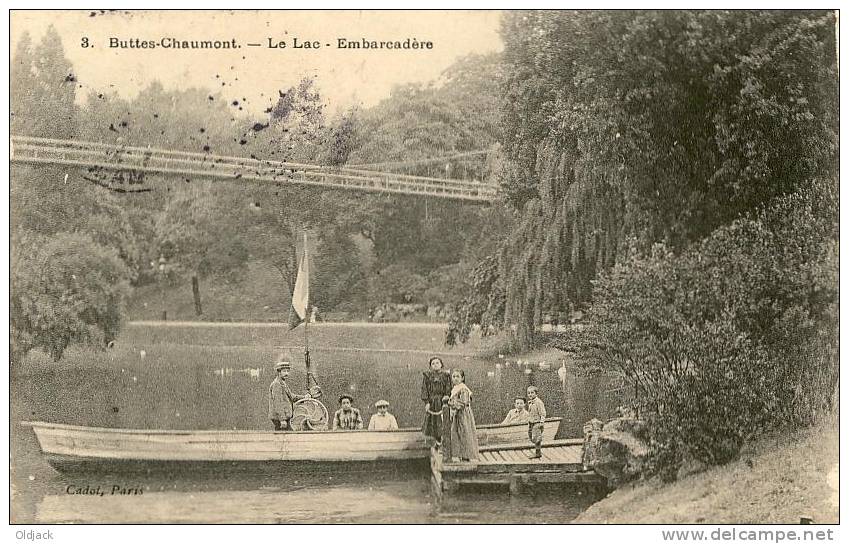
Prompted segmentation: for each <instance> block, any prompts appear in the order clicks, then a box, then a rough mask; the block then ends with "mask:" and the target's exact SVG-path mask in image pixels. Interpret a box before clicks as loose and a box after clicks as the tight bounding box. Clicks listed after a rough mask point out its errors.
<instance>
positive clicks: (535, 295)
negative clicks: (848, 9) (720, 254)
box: [499, 11, 838, 344]
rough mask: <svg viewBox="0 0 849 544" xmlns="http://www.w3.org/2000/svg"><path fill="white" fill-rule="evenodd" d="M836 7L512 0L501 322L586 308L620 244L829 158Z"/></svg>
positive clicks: (709, 223)
mask: <svg viewBox="0 0 849 544" xmlns="http://www.w3.org/2000/svg"><path fill="white" fill-rule="evenodd" d="M834 30H835V27H834V15H833V14H832V13H830V12H800V11H794V12H788V11H761V12H751V11H750V12H740V11H736V12H719V11H710V12H699V11H664V12H652V11H639V12H628V11H604V12H595V11H580V12H543V11H530V12H510V13H508V14H507V15H505V18H504V20H503V22H502V36H503V37H504V41H505V51H504V63H505V73H506V76H507V83H506V88H505V95H506V97H505V101H504V103H505V109H504V112H503V119H502V122H503V126H502V132H503V140H504V141H503V146H504V150H505V153H506V154H507V157H508V158H509V164H508V165H507V166H506V167H505V171H504V175H503V190H504V193H505V195H506V198H507V201H508V202H509V203H510V204H511V205H512V206H513V207H514V208H515V209H516V210H517V211H518V213H519V216H520V219H519V222H518V226H517V228H516V229H515V231H514V232H513V233H512V235H511V236H510V237H509V239H507V240H506V241H505V243H504V245H503V248H502V250H501V252H500V255H499V263H500V266H499V274H500V277H501V283H502V286H503V289H504V291H505V295H506V304H505V307H504V312H505V314H504V323H505V324H506V325H515V326H516V330H517V332H518V334H519V336H520V339H521V340H522V341H523V342H524V343H526V344H527V343H528V342H530V341H531V340H532V339H533V336H534V330H535V329H536V326H537V325H538V324H539V323H540V322H541V320H542V317H543V316H544V315H545V314H546V313H548V312H553V311H558V312H562V311H569V310H571V309H575V308H582V307H585V306H586V305H587V304H588V302H589V300H590V296H591V281H592V280H593V278H594V277H595V276H596V274H597V273H598V272H599V271H600V270H603V269H606V268H608V267H610V266H611V265H612V264H614V263H615V261H616V259H617V256H618V255H621V254H622V252H623V249H624V248H625V247H626V246H633V247H635V248H636V249H637V250H639V251H646V250H647V249H648V248H649V247H651V245H652V244H653V243H655V242H663V243H665V244H666V245H667V246H669V247H670V248H672V249H673V250H674V251H681V250H682V249H684V248H686V247H687V246H688V245H689V244H691V243H693V242H694V241H696V240H700V239H702V238H704V237H705V236H707V235H708V234H710V233H711V232H712V231H713V230H714V229H716V228H717V227H719V226H721V225H723V224H727V223H728V222H730V221H732V220H733V219H735V218H737V217H740V216H741V215H744V214H746V213H748V212H751V211H752V210H755V209H757V208H758V206H760V205H762V204H763V203H764V202H767V201H769V200H770V199H772V198H774V197H776V196H778V195H782V194H787V193H790V192H792V191H794V190H796V189H797V188H798V187H799V185H800V184H802V183H804V180H809V179H812V178H815V177H818V176H828V175H831V174H833V173H834V172H835V171H836V154H837V145H838V144H837V141H838V140H837V107H836V104H837V77H836V70H837V64H836V54H835V53H836V48H835V32H834Z"/></svg>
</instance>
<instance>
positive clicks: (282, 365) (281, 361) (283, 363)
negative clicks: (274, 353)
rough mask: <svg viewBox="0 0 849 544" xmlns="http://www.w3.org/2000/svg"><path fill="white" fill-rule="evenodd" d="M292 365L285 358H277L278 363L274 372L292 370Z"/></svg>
mask: <svg viewBox="0 0 849 544" xmlns="http://www.w3.org/2000/svg"><path fill="white" fill-rule="evenodd" d="M291 369H292V363H290V362H289V361H287V360H286V359H285V358H283V356H280V357H278V358H277V363H276V364H275V365H274V370H291Z"/></svg>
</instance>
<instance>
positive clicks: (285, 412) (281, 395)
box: [268, 359, 309, 431]
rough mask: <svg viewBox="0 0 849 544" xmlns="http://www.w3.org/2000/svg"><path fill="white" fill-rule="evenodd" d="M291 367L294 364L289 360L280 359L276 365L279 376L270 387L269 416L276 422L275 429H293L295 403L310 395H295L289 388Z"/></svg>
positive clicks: (272, 421)
mask: <svg viewBox="0 0 849 544" xmlns="http://www.w3.org/2000/svg"><path fill="white" fill-rule="evenodd" d="M291 369H292V365H291V363H289V361H285V360H282V359H279V360H278V361H277V364H275V365H274V370H275V371H277V377H276V378H274V381H273V382H271V386H270V387H269V388H268V418H269V419H271V423H273V424H274V430H275V431H285V430H289V429H291V425H290V420H291V419H292V409H293V404H294V403H295V402H296V401H299V400H301V399H305V398H309V395H295V394H294V393H292V390H291V389H289V385H288V384H287V383H286V378H288V377H289V371H290V370H291Z"/></svg>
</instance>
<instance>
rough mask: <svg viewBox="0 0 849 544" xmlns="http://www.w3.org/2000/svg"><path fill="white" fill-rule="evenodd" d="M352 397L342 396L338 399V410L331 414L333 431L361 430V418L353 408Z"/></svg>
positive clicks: (358, 412)
mask: <svg viewBox="0 0 849 544" xmlns="http://www.w3.org/2000/svg"><path fill="white" fill-rule="evenodd" d="M353 404H354V397H352V396H351V395H342V396H340V397H339V406H340V408H339V409H338V410H336V413H335V414H333V429H334V430H335V429H342V430H349V431H353V430H356V429H362V428H363V416H362V415H360V411H359V410H357V409H356V408H354V406H353Z"/></svg>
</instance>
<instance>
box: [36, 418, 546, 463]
mask: <svg viewBox="0 0 849 544" xmlns="http://www.w3.org/2000/svg"><path fill="white" fill-rule="evenodd" d="M560 422H561V418H549V419H547V420H546V424H545V431H544V433H543V439H544V441H551V440H554V437H555V435H556V434H557V431H558V430H559V428H560ZM22 425H25V426H29V427H31V428H32V430H33V431H34V432H35V436H36V438H37V439H38V444H39V447H40V448H41V451H42V453H43V454H44V455H45V457H46V458H47V461H48V462H49V463H50V464H51V465H52V466H53V467H54V468H56V469H58V470H79V469H87V468H97V466H98V465H108V466H113V465H125V466H126V465H143V466H149V465H156V464H162V465H169V464H172V465H173V464H177V465H184V464H186V463H201V464H212V465H213V466H219V467H220V466H223V465H226V464H228V463H231V464H244V463H248V464H252V463H256V464H268V463H278V462H319V463H324V462H370V461H371V462H375V461H416V460H423V461H426V460H427V459H428V456H429V452H430V444H428V442H427V441H426V439H425V437H424V436H423V435H422V433H421V429H418V428H415V429H399V430H392V431H367V430H356V431H338V430H337V431H283V432H274V431H217V430H204V431H185V430H147V429H108V428H102V427H80V426H77V425H64V424H60V423H45V422H42V421H25V422H22ZM477 434H478V442H479V443H480V445H481V446H490V445H502V444H503V445H507V444H521V443H523V442H528V426H527V425H526V424H514V425H501V424H498V425H480V426H478V427H477Z"/></svg>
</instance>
